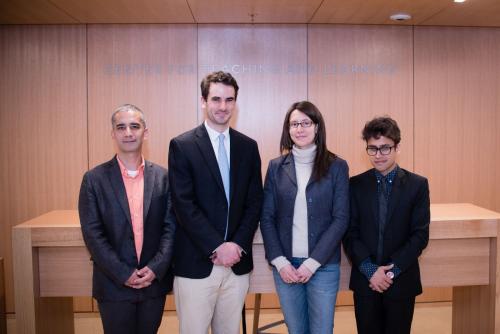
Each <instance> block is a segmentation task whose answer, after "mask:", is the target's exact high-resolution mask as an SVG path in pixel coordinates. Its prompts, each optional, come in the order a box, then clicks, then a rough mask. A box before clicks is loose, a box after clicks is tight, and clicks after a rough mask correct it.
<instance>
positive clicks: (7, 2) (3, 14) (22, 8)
mask: <svg viewBox="0 0 500 334" xmlns="http://www.w3.org/2000/svg"><path fill="white" fill-rule="evenodd" d="M77 22H78V21H77V20H76V19H75V18H73V17H71V16H70V15H68V13H65V12H64V11H63V10H61V9H60V8H58V7H57V6H54V4H53V3H51V2H50V1H48V0H2V1H0V23H1V24H43V23H57V24H61V23H77Z"/></svg>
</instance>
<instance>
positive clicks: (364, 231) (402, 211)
mask: <svg viewBox="0 0 500 334" xmlns="http://www.w3.org/2000/svg"><path fill="white" fill-rule="evenodd" d="M363 139H364V140H365V141H366V144H367V146H366V152H367V153H368V156H369V158H370V162H371V164H372V165H373V167H374V168H373V169H370V170H368V171H366V172H364V173H362V174H360V175H357V176H354V177H352V178H351V180H350V197H351V218H350V224H349V228H348V231H347V233H346V235H345V237H344V247H345V250H346V253H347V255H348V257H349V258H350V260H351V261H352V270H351V279H350V283H349V287H350V289H351V290H353V291H354V309H355V315H356V324H357V328H358V333H360V334H364V333H371V334H389V333H391V334H392V333H398V334H405V333H408V334H409V333H410V330H411V322H412V319H413V310H414V305H415V296H417V295H419V294H420V293H422V284H421V282H420V269H419V265H418V257H419V256H420V254H421V253H422V251H423V250H424V248H425V247H426V246H427V243H428V241H429V223H430V200H429V185H428V182H427V179H426V178H424V177H422V176H419V175H416V174H414V173H411V172H409V171H407V170H404V169H402V168H400V167H399V166H398V165H397V163H396V157H397V154H398V153H399V148H400V146H399V143H400V140H401V135H400V130H399V127H398V125H397V123H396V121H394V120H393V119H391V118H389V117H380V118H375V119H373V120H371V121H370V122H368V123H367V124H366V125H365V128H364V129H363Z"/></svg>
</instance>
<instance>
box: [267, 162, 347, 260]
mask: <svg viewBox="0 0 500 334" xmlns="http://www.w3.org/2000/svg"><path fill="white" fill-rule="evenodd" d="M296 196H297V178H296V173H295V163H294V160H293V155H292V154H291V153H290V154H287V155H284V156H281V157H278V158H276V159H273V160H271V161H270V162H269V168H268V169H267V175H266V182H265V186H264V205H263V207H262V218H261V221H260V230H261V232H262V237H263V239H264V246H265V249H266V258H267V259H268V261H272V260H273V259H275V258H276V257H278V256H285V257H286V258H287V259H288V260H290V259H291V258H292V227H293V212H294V207H295V197H296ZM306 198H307V199H308V201H307V213H308V219H307V225H308V233H309V236H308V246H309V256H310V257H311V258H313V259H315V260H316V261H318V262H319V263H321V264H322V265H324V264H328V263H339V262H340V242H341V240H342V237H343V235H344V232H345V230H346V228H347V225H348V222H349V168H348V167H347V163H346V162H345V161H344V160H342V159H340V158H338V157H337V158H336V159H335V160H334V161H333V163H332V164H331V166H330V169H329V170H328V174H327V175H326V176H325V177H323V178H322V179H321V180H320V181H319V182H318V181H314V180H312V179H311V180H309V183H308V184H307V187H306Z"/></svg>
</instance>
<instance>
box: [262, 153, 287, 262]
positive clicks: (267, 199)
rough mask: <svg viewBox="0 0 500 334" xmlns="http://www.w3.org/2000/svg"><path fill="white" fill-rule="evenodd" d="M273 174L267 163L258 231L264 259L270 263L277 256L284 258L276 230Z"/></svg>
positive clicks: (270, 166)
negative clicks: (260, 235) (263, 250)
mask: <svg viewBox="0 0 500 334" xmlns="http://www.w3.org/2000/svg"><path fill="white" fill-rule="evenodd" d="M274 184H275V173H274V168H273V166H272V163H271V162H270V163H269V167H268V168H267V173H266V181H265V183H264V201H263V205H262V215H261V219H260V231H261V233H262V238H263V239H264V248H265V250H266V258H267V260H268V261H272V260H274V259H276V258H277V257H279V256H284V253H283V249H282V248H281V242H280V240H279V236H278V230H277V228H276V199H275V196H276V188H275V186H274Z"/></svg>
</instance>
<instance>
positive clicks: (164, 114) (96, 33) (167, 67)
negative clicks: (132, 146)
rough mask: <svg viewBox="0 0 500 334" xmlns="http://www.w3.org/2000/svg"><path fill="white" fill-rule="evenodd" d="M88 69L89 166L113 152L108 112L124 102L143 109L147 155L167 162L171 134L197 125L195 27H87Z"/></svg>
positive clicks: (111, 154)
mask: <svg viewBox="0 0 500 334" xmlns="http://www.w3.org/2000/svg"><path fill="white" fill-rule="evenodd" d="M88 73H89V74H88V87H89V90H88V104H89V115H88V123H89V129H90V131H89V164H90V167H94V166H95V165H97V164H99V163H102V162H104V161H107V160H109V159H110V158H111V157H112V156H113V154H114V148H113V143H112V140H111V137H110V133H111V120H110V119H111V114H112V112H113V110H114V109H116V107H118V106H119V105H121V104H124V103H132V104H135V105H137V106H138V107H139V108H141V109H142V110H143V111H144V113H145V116H146V124H147V126H148V128H149V131H150V132H149V139H148V140H147V142H146V145H145V148H144V155H145V157H146V158H147V159H150V160H152V161H153V162H156V163H158V164H160V165H162V166H166V164H167V151H168V143H169V141H170V138H172V137H174V136H176V135H178V134H180V133H181V132H184V131H186V130H188V129H190V128H192V127H194V126H195V125H196V117H197V111H196V105H197V90H196V86H197V78H196V75H197V72H196V27H195V26H193V25H125V26H124V25H91V26H89V27H88Z"/></svg>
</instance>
